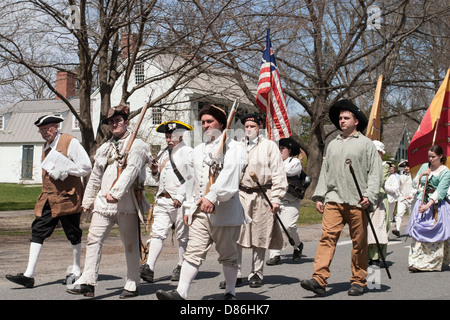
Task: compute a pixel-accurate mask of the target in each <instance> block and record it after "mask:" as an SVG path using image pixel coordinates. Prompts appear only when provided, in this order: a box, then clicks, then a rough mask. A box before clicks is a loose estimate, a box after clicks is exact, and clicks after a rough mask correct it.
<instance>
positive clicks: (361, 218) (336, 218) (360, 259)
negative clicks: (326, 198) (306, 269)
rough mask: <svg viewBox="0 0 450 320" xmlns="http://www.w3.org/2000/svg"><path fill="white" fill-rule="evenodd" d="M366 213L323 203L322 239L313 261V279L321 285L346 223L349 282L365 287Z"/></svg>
mask: <svg viewBox="0 0 450 320" xmlns="http://www.w3.org/2000/svg"><path fill="white" fill-rule="evenodd" d="M367 223H368V220H367V216H366V214H365V213H364V211H363V210H362V209H361V208H358V207H355V206H350V205H347V204H339V203H334V202H329V203H327V204H326V205H325V208H324V212H323V220H322V238H321V239H320V241H319V245H318V247H317V253H316V258H315V260H314V264H313V266H314V273H313V276H312V277H313V279H315V280H316V281H317V282H318V283H319V284H320V285H321V286H323V287H325V286H326V285H327V284H328V282H327V279H328V278H329V277H330V264H331V261H332V260H333V256H334V252H335V250H336V244H337V242H338V240H339V236H340V234H341V231H342V229H343V228H344V226H345V225H346V224H348V226H349V230H350V237H351V239H352V242H353V249H352V253H351V271H352V276H351V278H350V282H351V283H352V284H353V283H355V284H359V285H360V286H362V287H365V286H366V276H367V268H368V256H367V252H368V249H367V248H368V246H367Z"/></svg>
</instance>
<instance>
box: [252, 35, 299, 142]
mask: <svg viewBox="0 0 450 320" xmlns="http://www.w3.org/2000/svg"><path fill="white" fill-rule="evenodd" d="M256 104H257V105H258V107H259V108H260V109H261V110H262V111H263V112H264V113H265V114H266V116H267V118H268V123H269V126H268V130H269V129H270V132H271V139H272V140H275V141H278V140H280V139H281V138H288V137H290V136H291V135H292V131H291V126H290V124H289V118H288V114H287V106H286V98H285V97H284V93H283V88H282V87H281V81H280V75H279V73H278V67H277V64H276V62H275V56H274V54H273V50H272V44H271V42H270V30H269V29H268V30H267V41H266V47H265V49H264V52H263V58H262V61H261V69H260V73H259V81H258V90H257V93H256ZM268 109H269V110H270V112H269V113H268V112H267V110H268Z"/></svg>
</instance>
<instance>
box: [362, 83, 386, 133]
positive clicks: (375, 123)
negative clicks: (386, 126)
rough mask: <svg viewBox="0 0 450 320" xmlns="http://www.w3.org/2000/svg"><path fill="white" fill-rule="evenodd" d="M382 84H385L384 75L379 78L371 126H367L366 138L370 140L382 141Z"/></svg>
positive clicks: (371, 115)
mask: <svg viewBox="0 0 450 320" xmlns="http://www.w3.org/2000/svg"><path fill="white" fill-rule="evenodd" d="M382 84H383V75H381V76H379V77H378V82H377V87H376V89H375V96H374V99H373V104H372V109H371V110H370V117H369V124H368V126H367V132H366V137H368V138H370V139H371V140H381V128H380V126H381V122H380V107H381V102H380V100H381V86H382ZM375 131H376V133H375Z"/></svg>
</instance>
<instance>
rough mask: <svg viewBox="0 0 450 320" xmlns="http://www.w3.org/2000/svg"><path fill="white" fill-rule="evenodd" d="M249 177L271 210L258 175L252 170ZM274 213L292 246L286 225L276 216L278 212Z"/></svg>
mask: <svg viewBox="0 0 450 320" xmlns="http://www.w3.org/2000/svg"><path fill="white" fill-rule="evenodd" d="M250 178H252V180H253V181H254V182H256V184H257V185H258V188H259V190H260V191H261V193H262V195H263V197H264V199H266V201H267V203H268V204H269V206H270V209H272V210H273V205H272V202H270V200H269V197H268V196H267V194H266V192H265V191H264V189H263V187H262V186H261V184H260V183H259V181H258V177H257V176H256V174H255V173H254V172H251V173H250ZM274 215H275V217H276V219H277V220H278V222H279V223H280V225H281V228H283V230H284V232H285V233H286V236H287V238H288V240H289V243H290V244H291V245H292V246H294V247H295V241H294V239H292V237H291V236H290V235H289V233H288V231H287V230H286V227H285V226H284V224H283V222H282V221H281V219H280V217H279V216H278V213H274Z"/></svg>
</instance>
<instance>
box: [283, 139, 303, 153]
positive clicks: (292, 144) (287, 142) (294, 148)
mask: <svg viewBox="0 0 450 320" xmlns="http://www.w3.org/2000/svg"><path fill="white" fill-rule="evenodd" d="M278 144H279V145H280V146H283V147H286V148H288V149H291V157H295V156H298V155H299V154H300V145H299V144H298V143H297V142H296V141H295V140H294V139H292V138H282V139H280V140H279V141H278Z"/></svg>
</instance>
